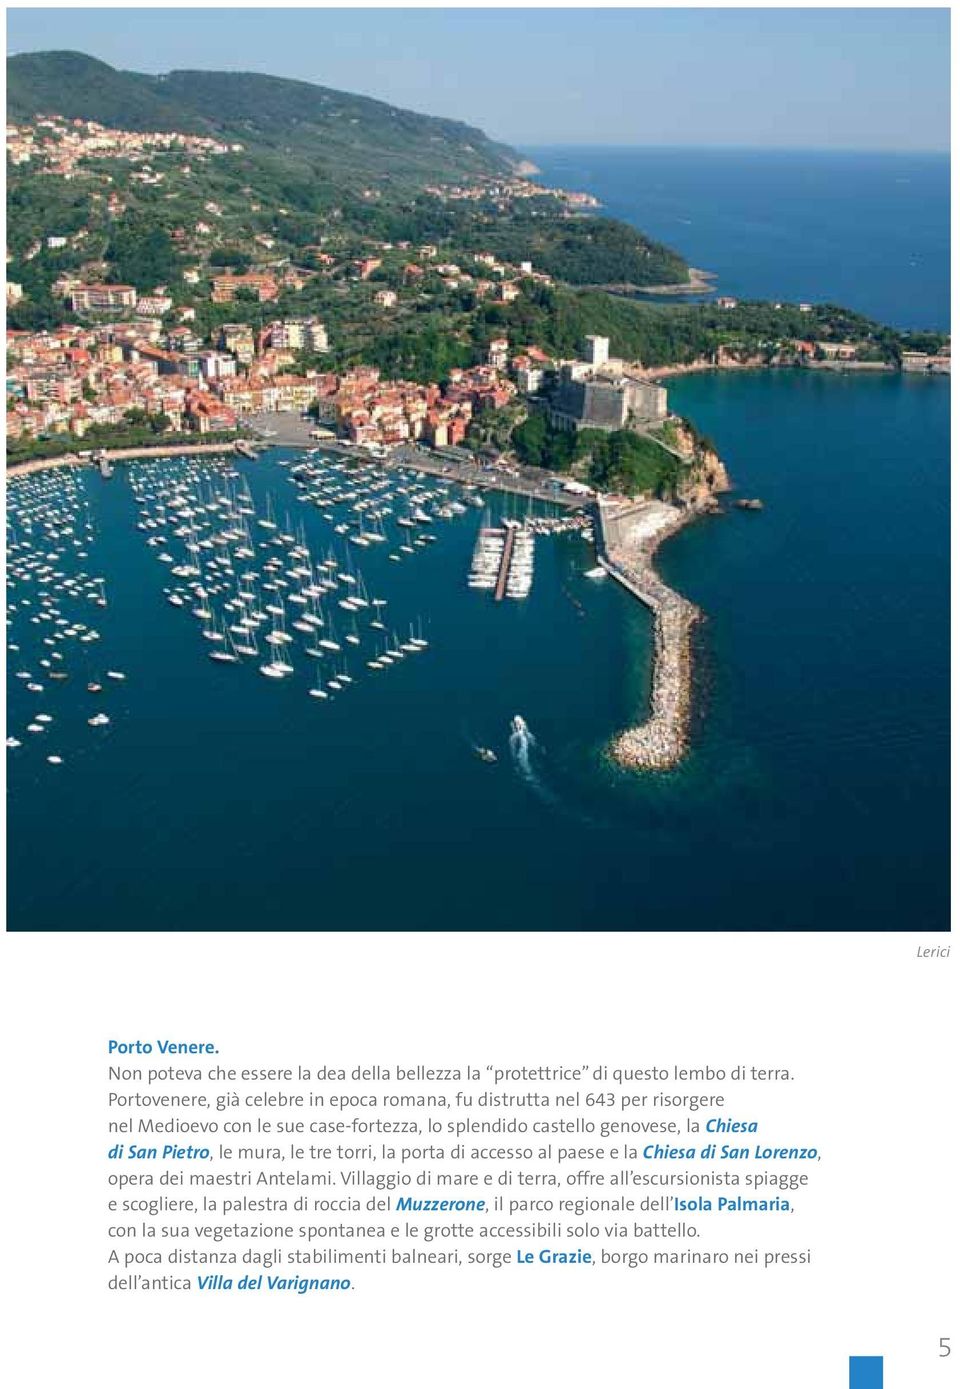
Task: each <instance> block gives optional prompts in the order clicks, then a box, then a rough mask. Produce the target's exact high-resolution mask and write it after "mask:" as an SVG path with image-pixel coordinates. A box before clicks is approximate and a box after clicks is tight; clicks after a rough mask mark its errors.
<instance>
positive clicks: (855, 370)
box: [644, 357, 909, 381]
mask: <svg viewBox="0 0 960 1389" xmlns="http://www.w3.org/2000/svg"><path fill="white" fill-rule="evenodd" d="M704 371H832V372H834V373H839V374H840V375H843V374H844V373H847V372H849V373H850V374H851V375H853V376H857V375H860V374H862V373H867V374H873V373H875V372H881V373H890V372H896V373H897V374H898V375H909V373H904V372H901V370H900V368H899V367H895V366H893V365H892V364H891V363H890V362H755V361H749V362H737V361H733V360H727V361H723V362H711V361H708V360H707V358H705V357H698V358H697V359H696V361H693V362H669V363H667V364H666V365H665V366H660V367H645V368H644V375H645V376H646V377H648V378H649V380H651V381H661V380H667V378H669V377H671V376H693V375H694V374H696V373H697V372H704Z"/></svg>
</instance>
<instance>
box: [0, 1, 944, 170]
mask: <svg viewBox="0 0 960 1389" xmlns="http://www.w3.org/2000/svg"><path fill="white" fill-rule="evenodd" d="M7 29H8V36H7V51H8V53H21V52H29V51H35V50H40V49H49V48H59V49H76V50H79V51H81V52H84V53H89V54H91V55H92V56H94V57H97V58H101V59H103V60H104V61H105V62H108V63H110V64H111V65H112V66H114V67H123V68H129V69H132V70H134V71H139V72H167V71H169V70H170V69H172V68H219V69H233V70H240V71H257V72H267V73H272V74H274V75H276V76H280V77H296V78H301V79H303V80H305V81H309V82H316V83H319V84H320V85H322V86H327V87H335V88H339V89H340V90H343V91H350V92H358V93H361V94H363V95H366V96H373V97H379V98H381V99H382V100H385V101H389V102H391V103H393V104H394V105H398V106H405V107H409V108H411V109H413V110H416V111H422V112H426V113H427V114H429V115H436V116H449V117H454V118H456V119H459V120H464V121H467V122H469V123H470V124H471V125H476V126H480V127H481V128H482V129H483V130H485V131H486V132H487V134H488V135H491V136H492V137H493V138H495V139H500V140H504V141H506V142H508V143H509V144H512V145H515V146H517V147H519V148H520V149H524V148H535V147H537V146H539V145H548V144H587V145H589V144H607V145H610V144H619V145H693V146H729V145H733V146H754V147H768V148H804V149H821V148H826V149H873V150H928V149H929V150H946V149H948V148H949V118H950V95H949V84H950V16H949V10H948V9H946V8H938V9H932V8H930V9H873V8H871V9H781V8H777V9H773V8H771V9H681V8H668V9H642V8H641V9H602V10H597V9H594V10H588V9H567V8H549V9H513V8H511V9H466V8H457V7H452V6H451V7H445V8H441V9H431V8H427V9H401V8H395V9H394V8H391V9H365V8H358V7H354V8H351V9H327V8H318V7H316V6H311V7H310V8H309V9H264V8H240V7H236V6H231V7H230V8H229V9H227V10H224V9H202V8H201V9H195V8H179V7H178V8H169V9H126V8H109V9H79V8H70V9H61V8H56V9H53V8H47V7H40V6H36V5H35V6H32V7H31V8H30V9H18V8H11V9H8V10H7Z"/></svg>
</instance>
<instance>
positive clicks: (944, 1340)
mask: <svg viewBox="0 0 960 1389" xmlns="http://www.w3.org/2000/svg"><path fill="white" fill-rule="evenodd" d="M950 1354H952V1348H951V1345H950V1337H949V1336H941V1337H940V1359H941V1360H944V1359H945V1358H946V1357H947V1356H948V1355H950Z"/></svg>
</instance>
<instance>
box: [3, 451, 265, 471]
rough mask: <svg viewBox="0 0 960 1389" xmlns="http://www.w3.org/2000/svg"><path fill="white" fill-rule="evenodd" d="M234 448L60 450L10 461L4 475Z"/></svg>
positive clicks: (220, 452) (206, 452)
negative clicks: (84, 453) (52, 454)
mask: <svg viewBox="0 0 960 1389" xmlns="http://www.w3.org/2000/svg"><path fill="white" fill-rule="evenodd" d="M238 451H239V450H237V448H236V445H235V444H233V443H228V444H193V443H179V444H160V445H156V446H154V445H150V446H148V447H146V448H130V449H96V450H94V451H93V453H91V454H90V455H88V456H87V457H86V458H81V457H80V456H79V454H76V453H61V454H58V455H57V456H56V457H54V458H31V459H28V460H27V461H26V462H24V463H10V464H8V465H7V477H28V476H29V475H30V474H31V473H40V472H43V470H44V469H45V468H90V467H95V466H96V464H97V463H99V461H100V460H101V459H105V460H106V461H107V462H117V461H122V460H123V459H131V458H173V457H175V456H176V455H177V454H185V455H189V456H190V457H191V458H193V457H196V456H198V455H201V454H211V453H216V454H219V455H220V456H221V457H223V456H224V455H226V454H228V453H234V452H238ZM94 455H95V456H94ZM248 456H249V455H248Z"/></svg>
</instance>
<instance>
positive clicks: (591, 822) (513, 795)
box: [8, 372, 949, 930]
mask: <svg viewBox="0 0 960 1389" xmlns="http://www.w3.org/2000/svg"><path fill="white" fill-rule="evenodd" d="M671 390H672V397H673V404H674V405H675V407H676V408H677V409H679V410H680V411H682V412H683V413H684V414H689V415H691V416H693V417H694V418H696V419H697V420H698V421H699V423H700V424H701V425H702V427H703V428H704V429H706V430H707V431H708V432H710V433H711V434H712V435H713V436H714V437H715V438H716V439H717V441H718V443H719V445H720V448H721V450H722V452H723V455H724V457H725V458H726V459H727V461H728V463H729V466H730V470H731V472H732V474H733V476H734V478H735V480H736V482H737V484H738V485H739V487H740V488H741V489H742V490H743V491H744V492H745V493H746V494H748V495H758V496H761V497H762V498H763V499H764V501H765V503H766V509H765V510H764V511H763V512H759V513H748V512H740V511H736V510H733V509H731V510H730V511H729V512H728V513H727V514H726V515H724V516H721V517H717V518H714V519H707V520H703V521H701V522H698V523H696V524H695V525H693V526H692V527H691V528H689V529H688V530H687V531H685V532H683V533H681V534H680V535H679V536H678V537H676V538H675V539H674V540H673V541H671V542H670V543H669V544H668V545H667V546H666V547H665V548H664V550H663V552H662V561H663V570H664V573H665V574H666V576H667V577H668V579H669V581H670V582H672V583H673V584H674V585H675V586H676V587H677V588H678V589H680V590H681V591H682V592H684V593H686V594H688V595H689V596H690V597H691V598H693V599H694V600H695V601H696V602H697V603H698V604H700V606H701V607H702V609H703V611H704V613H705V614H706V621H705V623H704V624H703V626H702V628H701V630H700V633H699V636H698V655H697V667H696V669H697V679H696V684H697V694H696V719H695V727H694V739H693V747H692V751H691V755H690V757H689V759H688V760H687V762H686V763H685V764H684V765H683V766H682V767H681V768H680V769H678V770H677V771H675V772H673V773H671V774H668V775H662V774H661V775H646V776H636V775H631V774H627V773H624V772H621V771H619V770H617V769H616V768H614V767H613V766H611V764H610V763H609V762H608V761H607V760H606V759H605V757H604V749H605V746H606V744H607V743H608V741H609V739H610V738H611V736H612V735H613V734H614V733H615V732H616V731H617V730H618V729H620V728H621V727H623V726H624V725H625V724H626V723H628V722H630V721H631V720H632V719H633V718H634V717H635V715H636V714H637V712H638V711H642V710H643V708H644V706H645V702H646V699H647V694H648V686H649V674H650V654H651V642H650V622H649V618H648V615H647V613H646V612H645V610H644V609H643V608H642V607H640V606H639V605H638V604H637V603H636V602H635V601H634V600H633V599H632V598H630V597H629V596H627V595H626V594H625V593H624V592H622V591H621V590H620V589H618V588H617V587H616V586H614V585H613V583H612V582H610V581H609V580H604V581H597V580H591V579H588V578H586V577H585V574H584V571H585V570H587V569H588V568H590V567H591V565H592V564H593V557H592V552H591V550H590V547H589V546H588V545H587V544H586V543H585V542H584V541H583V540H582V539H580V538H577V537H573V536H560V537H551V538H544V539H541V540H539V541H538V542H537V552H536V570H535V578H534V585H533V589H532V592H531V595H530V597H529V598H528V599H527V600H525V601H522V602H513V603H510V602H504V603H501V604H494V603H493V602H492V600H491V599H490V597H489V595H487V594H484V593H482V592H476V591H471V590H468V588H467V586H466V582H465V580H466V574H467V570H468V567H469V562H470V555H471V551H472V549H473V545H474V540H475V536H476V531H477V527H478V525H479V523H480V520H481V519H482V513H481V512H479V511H477V510H473V509H472V508H471V509H469V510H468V511H467V512H466V513H465V514H462V515H458V516H456V517H454V518H452V519H449V520H447V521H444V522H442V523H438V524H437V526H436V533H437V540H436V543H435V544H433V545H432V546H429V547H427V548H424V549H421V550H417V552H416V554H415V555H413V556H407V557H406V558H405V560H404V562H403V563H402V564H398V563H391V562H390V561H389V559H388V555H387V553H385V552H386V551H387V550H392V549H393V548H394V546H396V545H397V543H398V541H399V539H400V536H399V533H398V532H397V531H396V530H395V528H394V527H393V523H392V521H390V522H388V525H387V528H388V531H389V532H390V541H389V543H388V545H386V546H384V545H381V546H379V547H373V546H371V547H370V550H369V551H364V552H363V554H362V556H358V555H354V556H353V559H354V561H355V562H356V563H357V564H358V565H360V566H361V567H362V572H363V575H364V576H365V581H366V583H367V586H368V591H369V592H370V593H371V594H380V595H381V596H383V597H384V598H385V599H387V600H388V603H389V606H388V608H387V610H386V611H387V612H388V613H389V614H390V616H389V619H388V620H389V622H390V623H391V624H394V625H395V626H396V627H397V628H398V629H399V632H400V635H401V637H402V635H403V633H405V632H406V631H408V630H409V627H410V624H411V623H412V624H415V625H416V626H417V628H418V629H419V624H420V623H422V631H423V633H424V637H425V639H426V640H428V641H429V643H430V645H429V648H428V649H426V650H423V651H422V652H421V653H420V654H417V655H408V656H407V657H406V658H405V659H403V660H402V661H400V662H397V663H395V664H394V665H393V666H391V668H390V669H389V670H380V671H373V670H370V669H368V668H367V667H366V665H365V661H364V660H363V659H362V658H363V655H364V654H366V655H370V654H371V653H370V649H368V648H369V647H370V646H371V634H370V633H369V632H367V631H366V630H365V629H362V630H364V642H365V646H364V651H363V652H351V653H349V660H350V666H351V669H352V670H353V674H354V676H355V680H354V683H353V684H352V685H351V686H350V687H349V688H348V689H345V690H341V691H339V692H336V693H335V694H334V695H333V696H332V697H331V698H329V699H327V700H325V701H319V700H316V699H313V698H311V697H310V695H309V693H308V690H309V688H310V687H311V685H312V684H315V683H316V678H315V673H314V668H313V663H312V662H309V661H307V660H305V659H304V658H303V657H302V655H299V654H298V655H297V657H296V658H295V660H294V662H293V664H294V665H295V666H296V671H295V674H294V675H292V676H291V677H289V678H288V679H284V680H281V681H273V680H270V679H266V678H264V677H263V676H262V675H260V673H259V672H258V669H257V665H256V662H250V661H245V662H243V663H242V664H240V665H227V666H218V665H216V664H215V663H214V662H212V661H211V660H209V659H208V653H209V647H208V645H207V644H206V643H205V641H204V640H203V639H202V637H201V635H200V632H199V630H198V623H197V622H196V621H195V620H194V619H193V618H192V617H191V616H190V615H189V613H184V611H180V610H176V609H175V608H174V607H172V606H171V605H170V604H169V603H168V602H166V601H165V597H164V588H165V587H169V585H170V582H171V576H170V572H169V565H164V564H163V563H160V562H159V553H160V552H159V549H158V547H154V548H153V549H151V548H150V547H149V545H148V543H147V542H148V539H149V536H148V535H146V534H145V533H144V532H141V531H139V530H138V529H137V519H138V514H139V513H138V510H137V506H136V502H135V498H134V494H133V490H132V483H133V482H134V481H136V480H137V479H138V478H141V477H142V474H143V470H144V469H145V468H146V467H147V466H148V465H145V464H136V465H133V466H132V467H131V468H129V469H128V468H118V469H117V471H116V474H115V476H114V477H113V478H111V479H109V480H106V481H105V480H103V479H101V478H100V477H98V476H97V475H96V474H95V473H90V472H88V473H85V474H84V475H83V477H82V479H81V480H79V481H77V482H76V484H75V485H76V487H77V488H78V489H79V498H78V500H75V503H74V505H75V510H76V512H77V515H79V516H80V517H81V518H85V519H83V526H84V529H83V530H82V531H81V532H78V533H77V535H75V536H74V537H73V538H74V539H76V538H78V536H79V539H80V542H81V543H82V545H83V546H84V547H85V549H84V553H85V554H86V556H87V557H86V558H85V559H83V560H77V559H75V558H73V557H72V556H73V554H74V553H75V547H71V548H70V552H69V553H64V547H65V546H70V540H71V538H70V537H67V538H66V539H65V538H64V537H59V538H54V539H53V540H48V539H45V538H43V537H36V543H34V544H32V545H31V546H30V549H31V551H35V552H36V554H37V555H38V556H39V558H40V561H41V569H43V567H44V566H45V572H43V573H41V574H40V575H39V577H34V578H33V579H31V580H30V581H28V582H26V583H25V584H21V585H19V586H18V588H17V589H16V590H15V591H14V592H12V593H11V595H10V598H11V601H13V602H15V603H17V604H18V608H17V611H16V612H15V613H14V614H13V619H12V625H11V627H10V628H9V629H8V638H9V640H11V641H13V642H14V644H15V645H16V646H17V647H18V648H19V649H18V650H17V651H16V652H14V653H12V654H11V669H12V672H13V677H14V678H12V679H11V682H10V684H11V689H10V699H9V714H10V725H9V729H8V732H9V733H10V734H11V735H12V736H14V737H16V738H17V739H18V740H19V741H20V743H21V746H20V747H19V748H16V749H13V750H12V751H10V752H9V753H8V770H9V791H10V797H11V806H10V809H11V813H10V820H9V830H8V846H9V860H8V862H9V908H10V925H11V926H12V927H13V928H14V929H51V928H53V929H61V930H73V929H105V930H116V929H129V928H144V929H168V930H176V929H196V928H201V929H208V930H229V929H256V928H264V929H270V930H297V929H311V928H337V929H351V928H357V929H360V928H364V929H367V928H381V929H393V928H404V929H410V928H413V929H427V930H430V929H438V928H465V929H466V928H469V929H527V930H530V929H534V930H536V929H561V930H566V929H610V928H614V929H641V930H644V929H659V930H690V929H698V930H731V929H733V930H736V929H744V930H770V929H799V930H841V929H847V930H873V929H909V928H917V929H920V928H924V929H938V928H945V927H946V926H947V892H948V883H947V873H948V844H947V828H948V760H949V759H948V597H947V573H948V492H949V485H948V484H949V472H948V420H949V415H948V400H949V387H948V383H947V382H946V381H944V380H916V379H910V378H905V377H904V378H901V377H899V376H889V377H886V376H885V377H883V378H879V379H872V380H866V381H865V380H855V379H850V378H842V377H835V376H827V375H825V374H814V373H803V372H782V373H766V374H764V373H750V374H737V375H732V374H731V375H707V376H701V377H696V378H687V379H686V380H683V381H680V382H675V383H673V385H672V387H671ZM284 457H289V455H287V454H285V453H284V451H282V450H275V451H273V452H272V453H271V454H268V455H266V456H265V457H264V458H263V459H262V460H261V461H260V462H257V463H246V462H244V463H241V464H240V465H239V468H240V471H241V473H242V474H243V475H244V476H245V477H246V478H247V479H248V480H249V485H250V489H251V493H252V495H253V497H254V499H255V502H256V506H257V508H258V511H259V513H260V514H261V515H263V514H264V508H265V505H266V499H267V496H268V494H269V496H270V497H271V499H272V500H271V505H272V509H273V511H274V514H275V515H276V516H277V517H278V518H279V519H280V523H281V524H289V525H290V526H291V528H292V529H296V528H298V527H299V525H300V522H301V521H302V523H303V530H304V536H305V540H306V542H307V545H308V547H309V548H310V549H311V552H312V553H313V554H314V556H323V555H325V554H328V553H329V551H330V548H331V546H333V547H334V548H335V550H336V553H337V555H338V557H339V561H340V564H341V567H342V566H343V565H344V564H345V563H348V558H347V555H346V550H345V546H344V544H343V543H342V537H340V536H337V535H336V534H335V533H334V534H331V530H330V526H329V524H328V523H327V522H325V521H324V519H323V517H322V515H321V514H320V512H319V511H317V510H316V509H315V508H313V507H309V506H304V505H302V504H300V503H298V502H297V499H296V498H297V494H296V491H295V489H294V488H293V486H292V484H291V482H290V477H289V470H288V469H284V468H282V467H281V466H280V460H281V459H282V458H284ZM149 466H153V467H155V465H149ZM176 466H177V465H176V464H169V465H165V469H166V470H167V471H168V472H169V471H170V470H174V471H175V469H176ZM66 485H67V484H66V482H65V481H62V482H60V481H58V482H57V483H56V484H55V486H57V487H60V486H66ZM509 505H510V504H509V503H505V506H509ZM500 510H502V508H501V506H500V503H499V502H497V501H496V500H494V504H493V512H494V514H497V513H498V512H499V511H500ZM288 517H289V521H288V520H287V518H288ZM87 526H89V530H87V529H86V527H87ZM19 533H20V535H21V537H22V527H19ZM78 570H82V571H83V572H85V573H88V574H93V575H96V576H102V577H103V578H104V583H105V592H106V596H107V606H106V607H105V608H101V607H100V606H99V605H97V604H96V603H93V602H91V600H90V598H89V596H88V597H87V598H86V599H85V600H83V602H81V603H80V604H79V606H78V604H77V603H73V604H72V605H70V604H68V605H65V606H66V607H67V608H68V610H69V612H68V617H67V618H65V619H64V620H65V621H69V622H70V623H71V624H74V626H75V623H76V621H77V620H78V617H77V614H78V613H80V614H82V621H83V623H84V626H86V627H89V626H94V627H95V629H96V630H97V631H98V632H99V634H100V641H99V642H95V643H92V644H82V645H81V643H80V640H79V638H76V639H67V642H66V643H61V646H62V649H64V650H67V651H69V655H68V657H67V662H68V666H69V669H70V678H69V679H68V680H65V681H59V682H53V681H52V680H50V679H48V678H47V676H46V674H45V673H44V672H45V670H46V669H47V668H45V667H43V666H42V665H41V664H40V663H41V662H42V661H44V660H49V652H50V651H51V650H53V649H55V646H51V645H48V644H46V642H45V638H46V639H48V640H49V642H52V643H56V637H55V635H51V634H54V633H56V632H57V631H61V630H64V629H63V628H57V627H56V625H55V623H52V622H45V623H44V622H38V623H33V622H32V616H36V615H37V614H38V611H39V610H38V608H37V606H36V604H37V602H38V592H37V590H39V589H40V588H44V587H45V588H46V590H48V591H49V590H50V589H51V585H52V588H53V591H54V592H55V593H59V592H60V590H59V589H57V584H62V582H63V580H62V579H59V580H58V579H57V578H56V575H57V574H58V573H60V574H62V575H67V576H70V575H71V574H74V573H76V572H77V571H78ZM31 594H32V603H33V604H34V606H27V607H24V606H22V604H23V599H24V597H25V596H30V595H31ZM56 601H57V603H58V604H61V598H57V600H56ZM61 606H63V605H62V604H61ZM291 611H292V610H291ZM367 616H369V611H368V612H367ZM338 617H339V614H338ZM345 621H346V619H344V623H345ZM364 621H365V619H364ZM298 639H299V638H298ZM70 642H72V645H71V644H69V643H70ZM45 652H46V653H48V654H47V655H45V654H44V653H45ZM344 659H346V653H345V656H344ZM339 665H340V658H339V657H334V658H332V660H331V661H330V662H329V663H328V669H327V671H326V675H325V676H324V678H327V677H329V676H330V675H331V674H332V673H333V674H335V672H336V670H337V669H339ZM106 669H117V670H119V671H120V672H121V673H123V674H125V676H126V679H125V680H124V681H122V682H111V681H110V680H109V679H108V678H106V677H105V676H104V671H105V670H106ZM19 670H27V671H28V672H29V673H30V674H32V675H33V676H34V677H35V678H34V680H32V681H30V682H29V683H38V684H41V685H42V686H43V688H42V690H40V691H37V692H33V691H30V690H28V689H27V687H26V683H25V682H24V680H22V679H17V678H16V672H17V671H19ZM92 677H96V678H97V679H98V680H99V682H100V683H103V685H104V686H105V688H104V690H103V692H102V693H100V694H91V693H89V692H88V691H87V688H86V686H87V683H89V682H90V681H91V678H92ZM95 711H96V712H101V711H104V712H107V714H108V716H109V717H110V720H111V722H110V724H109V726H106V727H101V728H96V729H94V728H91V727H90V726H89V725H88V724H87V718H88V717H90V716H91V715H92V714H93V713H94V712H95ZM40 713H43V714H44V715H45V716H46V717H47V718H49V719H50V720H52V721H51V722H48V723H46V724H42V725H38V724H37V723H36V719H37V716H38V714H40ZM515 714H521V715H522V716H523V718H524V719H525V720H526V722H527V723H528V725H529V727H530V729H531V731H532V735H533V738H534V739H535V742H534V743H533V744H532V745H531V746H530V747H529V748H525V749H521V748H517V747H516V746H511V742H510V722H511V719H512V717H513V716H514V715H515ZM31 722H33V723H34V727H35V728H39V729H40V731H39V732H33V733H30V732H27V731H26V730H27V727H28V725H29V724H30V723H31ZM478 746H483V747H489V748H491V749H492V750H493V751H495V753H496V755H497V759H498V760H497V761H496V763H492V764H487V763H484V762H483V761H481V760H480V758H479V757H478V756H477V754H476V751H475V749H476V748H477V747H478ZM50 755H54V756H59V757H62V759H63V760H62V762H61V763H59V764H52V763H50V762H48V761H47V757H48V756H50Z"/></svg>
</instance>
